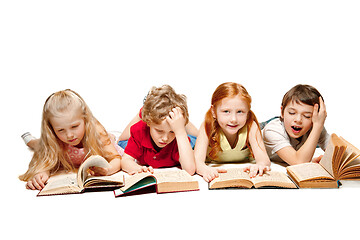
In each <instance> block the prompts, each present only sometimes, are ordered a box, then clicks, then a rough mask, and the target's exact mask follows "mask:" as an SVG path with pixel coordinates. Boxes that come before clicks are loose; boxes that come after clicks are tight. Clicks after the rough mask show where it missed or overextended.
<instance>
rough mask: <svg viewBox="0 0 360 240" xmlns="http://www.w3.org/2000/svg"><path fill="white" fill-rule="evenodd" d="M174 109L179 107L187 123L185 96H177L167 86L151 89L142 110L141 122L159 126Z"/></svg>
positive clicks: (187, 114)
mask: <svg viewBox="0 0 360 240" xmlns="http://www.w3.org/2000/svg"><path fill="white" fill-rule="evenodd" d="M175 107H179V108H180V109H181V111H182V114H183V116H184V118H185V120H186V123H185V124H187V123H188V122H189V113H188V107H187V103H186V96H185V95H183V94H177V93H176V92H175V90H174V89H173V88H172V87H171V86H169V85H163V86H161V87H158V88H156V87H152V88H151V90H150V92H149V93H148V95H147V97H146V100H145V101H144V106H143V109H142V120H143V121H144V122H146V123H147V124H149V123H155V124H160V123H161V121H163V120H164V119H165V118H166V117H167V116H168V115H169V112H171V110H172V109H173V108H175Z"/></svg>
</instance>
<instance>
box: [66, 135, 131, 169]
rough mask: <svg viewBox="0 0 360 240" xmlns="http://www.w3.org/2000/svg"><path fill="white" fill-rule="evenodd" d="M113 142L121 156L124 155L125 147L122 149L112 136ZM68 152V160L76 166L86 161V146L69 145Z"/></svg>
mask: <svg viewBox="0 0 360 240" xmlns="http://www.w3.org/2000/svg"><path fill="white" fill-rule="evenodd" d="M110 139H111V142H112V144H113V145H114V147H115V149H116V151H117V152H118V153H119V154H120V156H123V155H124V149H122V148H121V147H120V146H119V145H117V143H116V142H115V141H114V140H113V138H110ZM67 153H68V156H69V159H68V161H69V162H70V163H72V164H73V166H74V167H76V168H78V167H80V165H81V164H82V163H83V162H84V161H85V158H86V156H87V152H85V149H84V148H77V147H74V146H71V145H67Z"/></svg>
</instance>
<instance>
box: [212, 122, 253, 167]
mask: <svg viewBox="0 0 360 240" xmlns="http://www.w3.org/2000/svg"><path fill="white" fill-rule="evenodd" d="M246 139H247V127H246V126H244V127H243V128H242V129H240V130H239V135H238V140H237V143H236V146H235V147H234V148H232V147H231V145H230V143H229V141H228V140H227V138H226V136H225V134H224V133H223V131H221V132H220V147H221V150H222V151H219V152H218V154H217V156H218V159H216V160H212V159H210V158H209V157H207V160H208V161H215V162H222V163H231V162H242V161H249V160H253V159H252V157H251V153H250V149H249V148H247V147H246ZM209 151H210V147H209V148H208V153H209Z"/></svg>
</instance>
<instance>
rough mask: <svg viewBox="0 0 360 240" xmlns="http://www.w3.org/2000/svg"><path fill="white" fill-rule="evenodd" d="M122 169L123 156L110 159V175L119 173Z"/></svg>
mask: <svg viewBox="0 0 360 240" xmlns="http://www.w3.org/2000/svg"><path fill="white" fill-rule="evenodd" d="M120 169H121V158H120V157H116V158H114V159H113V160H111V161H110V168H109V170H108V175H112V174H114V173H117V172H118V171H120Z"/></svg>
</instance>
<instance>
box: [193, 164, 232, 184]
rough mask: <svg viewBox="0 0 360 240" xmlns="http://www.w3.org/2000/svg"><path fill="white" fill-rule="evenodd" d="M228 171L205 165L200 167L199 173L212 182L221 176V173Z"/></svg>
mask: <svg viewBox="0 0 360 240" xmlns="http://www.w3.org/2000/svg"><path fill="white" fill-rule="evenodd" d="M226 172H227V170H226V169H221V168H214V167H209V166H206V165H205V166H203V167H202V168H200V169H199V171H198V174H199V175H201V176H202V177H203V179H204V180H205V181H206V182H211V181H212V180H214V179H215V178H217V177H219V173H226Z"/></svg>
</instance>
